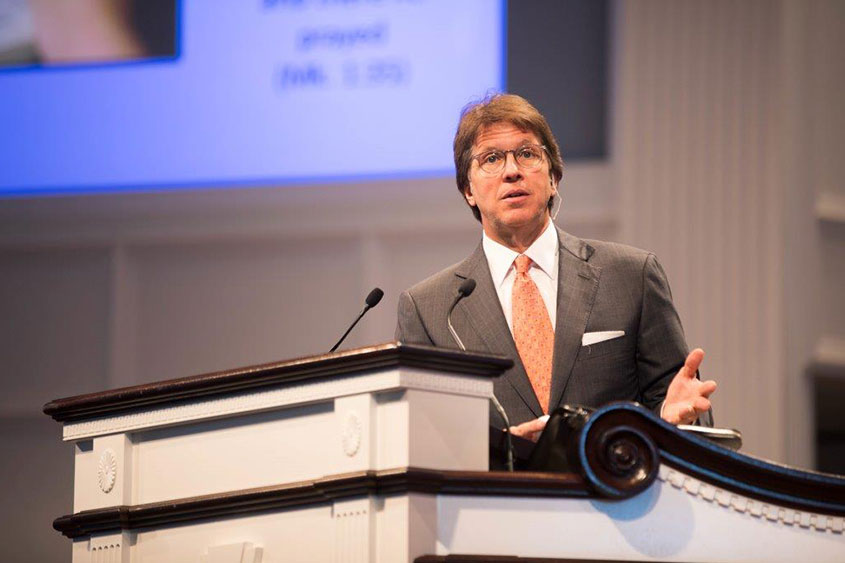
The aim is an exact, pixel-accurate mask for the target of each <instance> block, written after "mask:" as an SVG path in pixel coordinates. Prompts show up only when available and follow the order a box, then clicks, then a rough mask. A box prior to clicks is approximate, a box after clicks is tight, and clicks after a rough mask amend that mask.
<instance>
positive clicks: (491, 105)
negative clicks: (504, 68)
mask: <svg viewBox="0 0 845 563" xmlns="http://www.w3.org/2000/svg"><path fill="white" fill-rule="evenodd" d="M494 123H510V124H511V125H513V126H515V127H517V128H518V129H521V130H523V131H528V132H530V133H533V134H535V135H537V137H538V138H539V139H540V143H541V144H542V145H543V146H545V147H546V150H547V151H548V156H549V171H550V173H551V175H552V178H553V179H554V182H555V183H558V182H560V179H561V178H562V177H563V158H561V156H560V147H559V146H558V144H557V140H556V139H555V136H554V135H553V134H552V129H551V127H549V124H548V122H547V121H546V118H545V117H543V114H541V113H540V112H539V111H537V108H535V107H534V106H532V105H531V104H530V103H529V102H528V100H526V99H525V98H523V97H521V96H517V95H516V94H494V95H491V96H487V97H486V98H484V99H483V100H481V101H480V102H476V103H472V104H470V105H468V106H466V107H465V108H464V109H463V111H461V121H460V123H458V130H457V131H456V132H455V142H454V145H453V149H454V152H455V180H456V181H457V183H458V191H460V192H461V196H462V197H463V196H464V194H466V192H467V190H469V169H470V166H471V165H472V146H473V145H474V144H475V140H476V139H477V138H478V133H479V132H480V131H481V129H483V128H484V127H487V126H490V125H493V124H494ZM552 199H553V198H549V210H551V208H552ZM464 201H466V198H465V197H464ZM470 208H471V209H472V214H473V215H474V216H475V218H476V219H478V220H479V221H481V213H480V212H479V211H478V207H474V206H470Z"/></svg>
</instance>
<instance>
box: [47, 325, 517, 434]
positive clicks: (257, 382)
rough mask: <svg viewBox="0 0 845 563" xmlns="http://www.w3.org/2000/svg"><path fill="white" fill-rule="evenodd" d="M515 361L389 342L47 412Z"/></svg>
mask: <svg viewBox="0 0 845 563" xmlns="http://www.w3.org/2000/svg"><path fill="white" fill-rule="evenodd" d="M512 365H513V360H511V359H510V358H507V357H505V356H492V355H488V354H480V353H473V352H462V351H460V350H450V349H446V348H433V347H430V346H418V345H408V344H404V343H401V342H387V343H384V344H377V345H375V346H365V347H362V348H355V349H351V350H342V351H339V352H333V353H329V354H321V355H318V356H307V357H302V358H295V359H292V360H286V361H282V362H272V363H268V364H259V365H254V366H247V367H241V368H235V369H231V370H225V371H217V372H212V373H206V374H201V375H193V376H189V377H182V378H178V379H169V380H166V381H159V382H155V383H147V384H144V385H135V386H132V387H123V388H120V389H112V390H108V391H101V392H98V393H89V394H86V395H77V396H74V397H67V398H64V399H55V400H53V401H50V402H49V403H47V404H46V405H44V413H45V414H47V415H49V416H51V417H53V419H54V420H56V421H59V422H68V421H76V420H82V419H86V418H93V417H98V416H104V415H110V414H115V413H118V412H125V411H128V410H133V409H138V408H142V407H150V406H153V405H163V404H167V403H173V402H176V401H184V400H187V399H195V398H199V397H210V396H213V395H220V394H224V393H233V392H238V391H245V390H255V389H259V388H262V387H269V386H273V385H279V384H286V383H293V382H302V381H307V380H313V379H320V378H324V377H339V376H352V375H358V374H361V373H365V372H369V371H376V370H383V369H391V368H400V367H405V368H415V369H423V370H432V371H440V372H444V373H449V374H461V375H469V376H476V377H497V376H499V375H501V374H502V372H504V371H505V370H506V369H508V368H509V367H511V366H512Z"/></svg>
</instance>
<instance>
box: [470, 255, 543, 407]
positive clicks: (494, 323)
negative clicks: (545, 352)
mask: <svg viewBox="0 0 845 563" xmlns="http://www.w3.org/2000/svg"><path fill="white" fill-rule="evenodd" d="M455 275H456V276H458V277H459V278H462V279H466V278H473V279H474V280H475V283H476V286H475V291H474V292H473V294H472V295H470V296H469V297H467V298H466V299H464V300H463V301H461V303H459V304H458V309H460V310H462V311H463V313H464V314H465V315H466V317H467V321H468V324H469V325H470V326H471V327H472V329H473V330H474V331H475V332H476V333H477V334H478V336H479V337H480V338H481V340H482V341H483V342H484V344H485V345H486V346H487V348H488V350H489V351H490V352H492V353H494V354H501V355H504V356H508V357H510V358H513V359H514V367H513V368H512V369H510V370H508V371H507V372H505V374H504V375H503V378H504V380H505V381H507V382H508V383H510V384H511V385H512V386H513V387H514V388H515V389H516V392H517V393H518V394H519V396H520V397H521V398H522V400H523V401H524V402H525V404H526V405H527V406H528V407H529V408H530V409H531V411H532V412H533V413H534V414H535V415H536V416H542V414H543V410H542V408H540V402H539V401H538V400H537V395H535V394H534V389H533V388H532V387H531V381H530V380H529V379H528V375H527V374H526V373H525V367H524V366H523V365H522V361H521V360H520V359H519V352H517V349H516V344H515V343H514V341H513V335H512V334H511V331H510V328H508V322H507V320H505V315H504V313H503V312H502V305H501V303H500V302H499V296H498V294H497V293H496V288H495V287H494V286H493V278H492V276H491V275H490V267H489V265H488V264H487V257H486V256H485V254H484V249H483V247H482V246H481V245H480V244H479V245H478V248H476V249H475V252H473V254H472V255H471V256H470V257H469V258H467V259H466V260H465V261H464V262H463V263H462V264H461V265H460V266H459V267H458V270H457V271H456V272H455Z"/></svg>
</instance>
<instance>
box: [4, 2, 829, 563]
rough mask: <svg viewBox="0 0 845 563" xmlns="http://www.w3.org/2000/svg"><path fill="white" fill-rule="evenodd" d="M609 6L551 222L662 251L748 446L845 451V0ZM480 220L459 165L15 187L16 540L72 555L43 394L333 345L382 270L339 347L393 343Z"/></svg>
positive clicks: (8, 215) (773, 451) (793, 457)
mask: <svg viewBox="0 0 845 563" xmlns="http://www.w3.org/2000/svg"><path fill="white" fill-rule="evenodd" d="M520 4H521V2H520V1H519V0H512V2H511V8H513V7H514V6H517V5H520ZM570 4H572V5H575V6H577V5H578V4H579V3H577V2H571V3H570ZM607 6H608V9H607V13H606V18H607V25H608V30H609V31H608V43H607V44H608V50H607V61H608V64H607V66H606V72H607V75H606V78H607V81H608V85H609V88H608V93H609V96H608V104H607V113H606V123H598V124H597V127H606V131H607V150H606V151H605V152H606V154H605V155H604V156H602V155H601V154H599V155H598V156H592V157H587V158H585V157H581V158H570V159H568V162H567V169H566V171H565V175H564V182H563V185H562V189H561V192H562V195H563V211H562V212H561V214H560V216H559V218H558V223H559V224H560V225H561V226H563V228H565V229H566V230H568V231H570V232H572V233H574V234H576V235H578V236H581V237H587V238H602V239H609V240H616V241H620V242H625V243H628V244H633V245H635V246H640V247H643V248H648V249H650V250H652V251H654V252H655V253H656V254H657V255H658V256H659V257H660V259H661V261H662V263H663V264H664V267H665V268H666V271H667V273H668V275H669V279H670V282H671V284H672V288H673V292H674V297H675V301H676V304H677V306H678V309H679V310H680V313H681V318H682V320H683V322H684V326H685V329H686V333H687V340H688V342H689V343H690V345H691V346H701V347H703V348H704V349H705V350H706V352H707V357H706V359H705V364H704V368H703V370H704V374H705V375H706V376H707V377H711V378H715V379H716V380H718V382H719V390H718V391H717V394H716V395H715V396H714V399H713V402H714V411H715V415H716V422H717V424H718V425H720V426H727V427H735V428H738V429H740V430H742V432H743V434H744V441H745V444H744V448H743V449H744V451H745V452H746V453H749V454H753V455H757V456H762V457H765V458H768V459H773V460H776V461H780V462H784V463H789V464H793V465H798V466H802V467H810V468H812V467H817V468H822V469H826V470H829V471H838V472H845V417H843V415H842V414H841V407H840V406H839V405H842V404H845V403H843V400H845V390H843V388H844V387H845V379H843V378H844V377H845V298H843V296H842V291H843V289H842V288H843V287H845V244H843V242H845V184H843V182H842V179H843V178H845V115H843V101H842V100H843V98H845V97H844V96H843V94H845V70H844V69H845V67H843V66H842V64H841V60H842V56H843V54H845V3H843V2H841V1H838V0H809V1H798V0H795V1H791V0H781V1H776V0H760V1H754V0H747V1H726V0H717V1H710V0H685V1H675V0H640V1H630V2H624V1H620V2H611V3H609V4H608V5H607ZM544 33H551V34H553V33H554V26H552V29H551V30H549V31H544ZM550 38H551V39H550V40H552V41H554V39H553V37H552V35H550ZM555 49H558V50H559V51H555ZM567 49H568V48H567V47H566V46H565V45H557V47H549V52H548V53H546V54H545V55H544V56H545V57H547V58H553V59H557V58H560V59H568V58H574V59H575V60H577V59H578V53H577V49H576V50H567ZM543 60H544V58H543V57H540V58H539V63H538V64H543ZM509 64H512V62H509ZM511 86H512V88H513V90H514V91H515V92H516V93H522V94H525V95H527V96H528V97H529V98H531V97H532V96H531V93H530V92H525V91H521V90H520V89H519V88H516V87H514V86H513V85H511ZM444 87H448V85H444ZM528 89H529V90H530V88H528ZM537 96H542V97H543V100H542V102H543V103H542V104H541V103H539V102H538V106H540V109H541V110H544V111H545V110H546V108H548V107H550V106H554V105H555V104H556V103H557V104H560V103H563V102H562V101H560V100H564V96H563V94H561V97H560V98H558V97H556V94H555V92H554V91H551V92H549V91H545V92H540V93H538V94H537ZM563 115H564V116H565V113H564V114H563ZM455 119H456V120H457V115H456V116H455ZM558 135H560V133H559V132H558ZM399 142H401V140H399ZM599 152H601V151H599ZM585 154H587V155H589V151H587V152H586V153H585ZM567 156H568V155H567V154H566V153H565V154H564V158H567ZM209 187H210V188H213V187H214V186H209ZM479 236H480V232H479V226H478V224H477V223H476V222H475V221H474V220H473V219H472V217H471V215H470V213H469V211H468V210H467V209H466V208H465V206H464V205H463V203H462V202H461V199H460V197H459V195H458V193H457V190H456V189H455V187H454V179H453V178H451V177H436V178H425V179H417V180H408V181H403V182H401V183H397V182H392V181H373V182H364V183H353V184H343V185H308V186H286V187H284V188H279V187H273V186H267V187H244V188H240V189H237V188H227V189H208V190H199V189H195V190H190V191H166V192H155V193H115V194H92V195H77V196H63V197H59V196H54V197H41V198H15V199H5V200H0V370H2V372H1V374H0V381H1V382H2V389H3V392H2V393H0V435H2V438H3V442H2V443H3V447H4V455H3V460H2V462H1V463H0V479H2V488H3V494H2V500H0V517H2V519H3V523H2V526H0V545H4V546H11V547H10V549H11V550H12V551H11V552H10V553H8V554H7V555H6V557H4V559H5V560H9V561H13V560H14V561H46V560H50V561H62V560H69V559H70V543H69V541H68V540H66V539H64V538H62V537H61V536H60V535H59V534H58V533H56V532H54V531H52V529H51V527H50V524H51V522H52V519H53V518H55V517H57V516H59V515H62V514H66V513H69V512H70V511H71V510H72V495H71V483H72V476H73V474H72V449H73V448H72V446H70V445H66V444H63V443H61V441H60V427H59V425H58V424H57V423H55V422H53V421H51V420H50V419H49V418H47V417H46V416H44V415H43V414H41V412H40V411H41V406H42V405H43V404H44V403H45V402H47V401H49V400H50V399H53V398H58V397H64V396H69V395H75V394H80V393H86V392H93V391H98V390H102V389H107V388H115V387H121V386H127V385H134V384H139V383H145V382H150V381H156V380H160V379H167V378H173V377H180V376H185V375H191V374H197V373H202V372H207V371H213V370H218V369H224V368H230V367H235V366H241V365H247V364H255V363H261V362H267V361H273V360H280V359H285V358H290V357H296V356H303V355H308V354H314V353H320V352H323V351H325V350H327V349H328V348H329V347H330V346H331V345H332V344H333V342H334V340H335V339H336V338H337V337H338V336H339V334H340V333H342V331H343V330H344V329H345V326H346V325H347V323H348V322H350V321H351V320H352V318H353V317H354V315H355V314H356V313H357V312H358V310H360V307H361V305H362V300H363V297H364V296H365V295H366V293H367V292H368V291H369V290H370V289H371V288H372V287H374V286H380V287H382V288H383V289H384V290H385V294H386V297H385V300H384V302H383V303H382V305H380V306H379V307H378V308H377V309H375V310H373V311H372V312H371V313H370V314H369V315H368V316H367V318H366V319H365V320H364V321H363V322H362V324H361V325H360V326H359V327H358V328H357V329H356V331H355V332H354V333H353V334H352V336H351V337H350V339H349V340H348V341H347V342H346V344H345V346H349V347H352V346H356V345H363V344H367V343H375V342H383V341H386V340H390V339H392V336H393V329H394V323H395V305H396V300H397V298H398V294H399V292H400V291H401V290H402V289H404V288H406V287H408V286H410V285H412V284H413V283H415V282H416V281H418V280H420V279H422V278H424V277H426V276H428V275H430V274H432V273H434V272H436V271H439V270H440V269H441V268H443V267H445V266H446V265H449V264H451V263H454V262H456V261H458V260H460V259H462V258H463V257H465V256H466V255H467V254H468V253H469V252H470V251H471V250H472V249H473V248H474V247H475V245H476V244H477V242H478V240H479Z"/></svg>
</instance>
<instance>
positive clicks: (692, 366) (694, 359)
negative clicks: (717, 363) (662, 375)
mask: <svg viewBox="0 0 845 563" xmlns="http://www.w3.org/2000/svg"><path fill="white" fill-rule="evenodd" d="M703 359H704V350H702V349H701V348H696V349H695V350H693V351H692V352H690V353H689V355H688V356H687V359H686V361H685V362H684V369H683V371H684V372H685V373H684V375H686V376H687V377H689V378H690V379H692V378H693V377H695V372H697V371H698V366H700V365H701V361H702V360H703Z"/></svg>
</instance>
